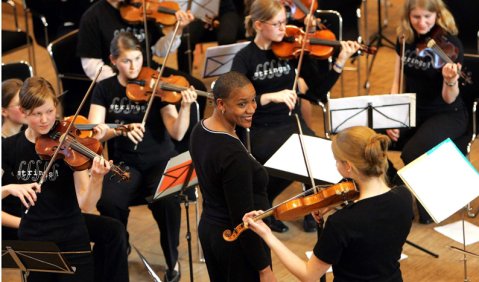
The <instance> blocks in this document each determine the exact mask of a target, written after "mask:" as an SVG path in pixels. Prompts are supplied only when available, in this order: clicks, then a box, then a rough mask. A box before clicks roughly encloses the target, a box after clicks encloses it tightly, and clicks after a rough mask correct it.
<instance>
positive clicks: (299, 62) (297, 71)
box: [289, 1, 314, 115]
mask: <svg viewBox="0 0 479 282" xmlns="http://www.w3.org/2000/svg"><path fill="white" fill-rule="evenodd" d="M313 7H314V2H313V1H311V6H310V7H309V14H308V16H309V20H308V22H307V23H306V31H308V30H309V28H310V26H311V16H312V15H313ZM307 38H308V34H307V33H305V35H304V38H303V39H302V40H303V41H302V42H301V50H300V53H299V58H298V66H297V68H296V76H295V77H294V83H293V91H296V87H297V86H298V79H299V74H300V73H301V65H302V64H303V57H304V49H305V47H306V41H307ZM289 115H291V111H290V112H289Z"/></svg>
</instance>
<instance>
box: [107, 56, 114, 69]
mask: <svg viewBox="0 0 479 282" xmlns="http://www.w3.org/2000/svg"><path fill="white" fill-rule="evenodd" d="M108 57H109V58H110V62H111V64H112V65H114V66H116V59H115V58H113V56H112V55H110V56H108Z"/></svg>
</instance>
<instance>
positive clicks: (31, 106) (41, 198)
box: [2, 77, 110, 281]
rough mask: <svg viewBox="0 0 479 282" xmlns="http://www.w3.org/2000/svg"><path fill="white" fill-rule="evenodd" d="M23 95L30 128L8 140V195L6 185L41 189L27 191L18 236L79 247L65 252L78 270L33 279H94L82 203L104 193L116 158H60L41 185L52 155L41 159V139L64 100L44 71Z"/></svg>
mask: <svg viewBox="0 0 479 282" xmlns="http://www.w3.org/2000/svg"><path fill="white" fill-rule="evenodd" d="M19 97H20V99H19V101H20V102H19V105H20V109H21V111H22V112H23V114H24V115H25V121H26V124H27V128H26V130H25V131H21V132H19V133H17V134H15V135H13V136H11V137H8V138H6V139H4V140H3V141H2V197H3V190H4V189H5V187H6V186H8V187H9V188H12V189H17V191H20V190H21V191H31V190H34V191H35V192H37V194H36V199H35V197H33V196H32V195H31V193H28V194H24V195H25V196H27V197H28V198H29V199H28V201H27V203H26V204H27V205H26V206H25V207H26V208H27V211H28V212H25V207H24V208H23V212H22V215H21V216H22V218H21V220H20V221H19V222H18V221H17V223H18V228H19V230H18V238H19V239H20V240H26V241H50V242H55V243H56V244H57V245H58V247H59V249H60V251H62V252H78V253H73V254H65V257H66V259H67V260H68V261H69V263H70V264H72V265H74V266H75V267H76V271H75V274H74V275H71V274H53V273H41V272H32V273H30V274H29V277H28V280H29V281H93V279H94V271H93V258H92V256H91V254H90V240H89V235H88V230H87V227H86V224H85V221H84V218H83V216H82V214H81V211H80V206H82V205H87V204H88V203H90V201H92V199H94V198H95V195H99V191H101V186H102V182H103V176H104V175H105V174H106V173H107V172H108V171H109V170H110V163H109V162H108V161H106V160H104V159H103V158H100V157H95V158H94V160H93V162H92V167H91V169H90V170H89V171H87V170H81V171H73V170H72V169H71V168H70V167H69V166H68V165H67V164H66V163H65V162H64V161H63V160H61V159H60V160H56V161H54V162H53V166H52V169H51V170H50V171H49V172H48V176H47V177H46V181H45V182H44V183H43V185H42V186H41V187H40V185H39V184H38V183H37V181H39V180H40V178H41V175H42V173H44V171H43V169H44V168H46V166H47V164H48V162H49V161H47V160H41V159H40V157H39V155H38V154H37V152H36V150H35V142H36V138H37V137H38V136H40V135H44V134H47V133H48V132H49V131H50V130H51V129H52V128H53V126H54V125H55V121H56V113H57V111H56V106H57V105H58V100H57V97H56V94H55V92H54V90H53V87H52V86H51V84H50V83H49V82H48V81H46V80H45V79H43V78H41V77H32V78H28V79H27V80H26V81H25V82H24V84H23V86H22V88H21V90H20V94H19ZM89 174H90V176H89ZM40 189H41V193H39V192H40ZM80 191H82V192H81V193H80ZM28 195H30V196H28ZM77 195H80V196H82V197H78V196H77ZM32 201H34V203H32ZM24 204H25V203H24Z"/></svg>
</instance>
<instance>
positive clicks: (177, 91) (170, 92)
mask: <svg viewBox="0 0 479 282" xmlns="http://www.w3.org/2000/svg"><path fill="white" fill-rule="evenodd" d="M158 75H159V72H157V71H156V70H154V69H151V68H148V67H143V68H142V69H141V71H140V73H139V74H138V77H137V78H136V79H131V80H129V81H128V84H127V86H126V96H127V97H128V99H130V100H132V101H134V102H146V101H148V100H149V99H150V97H151V95H152V94H153V88H154V87H155V86H154V85H155V82H156V80H158ZM158 85H159V86H158V88H159V89H157V90H156V93H155V96H157V97H160V98H161V100H162V101H163V102H165V103H170V104H176V103H179V102H180V101H181V99H182V98H181V91H183V90H186V89H187V88H188V87H189V85H190V84H189V83H188V80H186V78H185V77H183V76H179V75H170V76H169V77H161V78H160V83H159V84H158ZM195 91H196V93H197V94H198V95H200V96H205V97H207V98H211V99H213V94H212V93H208V92H205V91H200V90H195Z"/></svg>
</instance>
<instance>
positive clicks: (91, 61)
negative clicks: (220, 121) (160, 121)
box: [77, 0, 206, 152]
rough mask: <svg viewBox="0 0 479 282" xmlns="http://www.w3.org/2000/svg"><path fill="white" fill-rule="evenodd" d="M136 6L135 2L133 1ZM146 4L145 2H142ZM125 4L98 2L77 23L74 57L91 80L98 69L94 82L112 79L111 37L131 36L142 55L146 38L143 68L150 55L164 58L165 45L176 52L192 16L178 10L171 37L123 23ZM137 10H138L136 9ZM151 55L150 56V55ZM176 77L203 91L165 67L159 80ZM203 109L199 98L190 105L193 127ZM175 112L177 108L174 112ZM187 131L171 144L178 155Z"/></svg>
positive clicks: (168, 30)
mask: <svg viewBox="0 0 479 282" xmlns="http://www.w3.org/2000/svg"><path fill="white" fill-rule="evenodd" d="M137 2H138V1H137ZM146 2H147V4H148V1H146ZM127 3H128V0H99V1H97V2H96V3H95V4H93V5H92V6H91V7H90V8H89V9H88V10H87V11H86V12H85V13H84V14H83V16H82V18H81V21H80V30H79V33H78V46H77V56H78V57H80V58H81V61H82V66H83V70H84V71H85V73H86V75H87V76H88V77H90V79H93V77H94V76H95V74H96V72H97V70H98V68H99V67H100V66H102V67H103V68H102V72H101V74H100V76H99V78H98V81H101V80H103V79H106V78H108V77H112V76H116V73H115V71H114V70H113V69H112V68H111V67H110V66H109V63H110V59H109V56H110V43H111V41H112V40H113V37H114V36H115V35H116V34H118V33H119V32H121V31H128V32H131V33H133V34H134V35H135V36H136V38H137V39H138V40H139V41H140V44H141V48H142V52H143V54H145V55H146V54H148V53H147V52H146V50H147V46H146V39H147V38H146V36H147V34H148V42H149V45H150V46H149V47H150V48H149V49H150V50H151V51H150V52H149V53H150V58H146V57H145V58H144V62H143V64H144V65H145V66H146V65H147V63H146V62H147V60H148V59H151V58H152V57H153V55H157V56H159V57H164V56H166V52H167V50H168V44H169V42H170V41H171V40H174V41H173V45H172V48H171V51H170V52H176V50H177V49H178V46H179V45H180V43H181V34H182V33H183V28H184V27H185V26H186V25H188V24H189V23H190V22H191V21H192V20H193V15H192V14H191V13H190V12H189V11H188V12H184V11H181V10H178V11H177V12H176V13H175V16H176V18H177V20H180V21H181V22H180V25H179V28H178V33H177V34H176V35H175V36H173V35H174V34H173V33H174V32H173V28H172V27H161V26H160V25H159V24H156V23H155V22H154V21H147V29H148V30H147V31H146V32H145V27H144V24H143V22H141V23H139V24H137V23H130V22H127V21H125V20H124V19H123V18H122V16H121V14H120V8H121V7H122V6H124V5H127ZM140 8H141V7H140ZM152 51H153V52H152ZM151 67H152V68H154V69H156V68H157V67H159V66H158V64H156V63H155V61H153V60H151ZM170 75H180V76H183V77H185V78H186V80H188V83H189V84H190V85H193V86H194V88H195V89H197V90H202V91H206V87H205V85H204V84H203V82H201V81H200V80H199V79H197V78H195V77H193V76H191V75H189V74H188V73H184V72H181V71H178V70H175V69H173V68H170V67H165V69H164V71H163V76H165V77H167V76H170ZM205 108H206V98H203V97H199V98H198V99H197V103H195V104H194V105H192V109H191V111H192V113H194V114H192V115H191V120H190V123H191V125H192V126H193V125H194V124H195V123H197V122H198V121H199V120H198V118H197V116H199V117H200V118H202V117H203V114H204V111H205ZM177 110H179V108H177ZM192 126H191V127H190V129H189V130H188V131H187V133H186V135H185V138H184V139H183V140H182V141H174V143H175V146H176V147H177V148H176V149H177V150H178V151H179V152H183V151H186V150H187V149H188V140H189V134H190V131H191V128H192Z"/></svg>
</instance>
